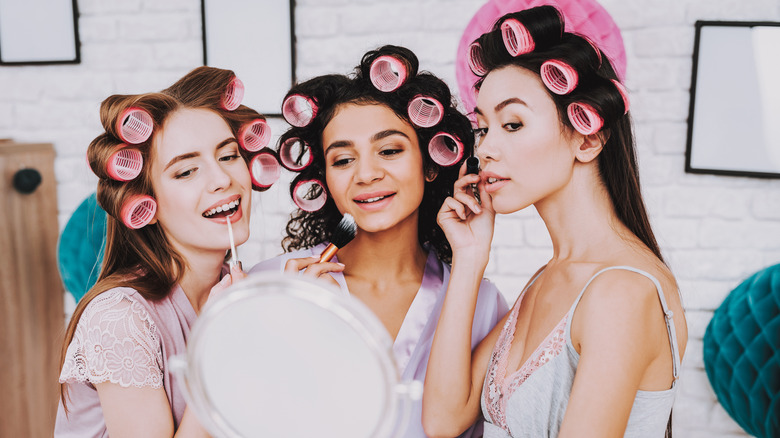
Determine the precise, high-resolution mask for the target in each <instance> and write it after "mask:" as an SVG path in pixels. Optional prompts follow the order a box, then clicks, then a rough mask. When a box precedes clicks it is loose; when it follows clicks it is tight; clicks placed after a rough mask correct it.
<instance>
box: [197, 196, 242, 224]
mask: <svg viewBox="0 0 780 438" xmlns="http://www.w3.org/2000/svg"><path fill="white" fill-rule="evenodd" d="M240 204H241V198H238V199H236V200H235V201H230V202H228V203H226V204H222V205H219V206H217V207H214V208H212V209H211V210H208V211H206V212H205V213H203V217H205V218H207V219H215V218H221V217H227V216H230V215H231V214H233V213H235V212H236V211H237V210H238V207H239V205H240Z"/></svg>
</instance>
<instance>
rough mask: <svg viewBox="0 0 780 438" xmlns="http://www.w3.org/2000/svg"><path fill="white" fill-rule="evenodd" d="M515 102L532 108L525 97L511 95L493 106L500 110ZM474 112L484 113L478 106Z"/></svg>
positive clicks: (495, 110) (494, 109) (497, 110)
mask: <svg viewBox="0 0 780 438" xmlns="http://www.w3.org/2000/svg"><path fill="white" fill-rule="evenodd" d="M513 103H516V104H518V105H523V106H525V107H528V108H530V106H529V105H528V104H527V103H525V101H524V100H523V99H520V98H519V97H510V98H509V99H507V100H505V101H503V102H500V103H499V104H498V105H496V106H495V108H493V111H494V112H499V111H501V110H502V109H504V108H506V107H507V106H509V105H512V104H513ZM474 113H476V114H479V115H480V116H482V115H484V114H483V113H482V111H481V110H480V109H479V108H478V107H474Z"/></svg>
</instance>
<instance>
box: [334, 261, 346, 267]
mask: <svg viewBox="0 0 780 438" xmlns="http://www.w3.org/2000/svg"><path fill="white" fill-rule="evenodd" d="M336 264H337V265H339V266H344V267H345V268H346V267H347V265H345V264H344V263H341V262H337V263H336Z"/></svg>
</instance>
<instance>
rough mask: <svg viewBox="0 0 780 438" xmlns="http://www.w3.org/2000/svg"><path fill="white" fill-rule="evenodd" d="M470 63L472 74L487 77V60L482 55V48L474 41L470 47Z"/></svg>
mask: <svg viewBox="0 0 780 438" xmlns="http://www.w3.org/2000/svg"><path fill="white" fill-rule="evenodd" d="M468 62H469V69H471V72H472V73H474V74H475V75H477V76H485V74H486V73H487V68H485V58H484V56H483V54H482V46H481V45H480V44H479V42H477V41H474V42H473V43H471V45H470V46H469V54H468Z"/></svg>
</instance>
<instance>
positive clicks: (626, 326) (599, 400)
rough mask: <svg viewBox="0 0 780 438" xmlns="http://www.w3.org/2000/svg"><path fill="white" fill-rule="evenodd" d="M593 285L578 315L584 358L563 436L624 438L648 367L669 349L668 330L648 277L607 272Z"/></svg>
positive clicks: (577, 338)
mask: <svg viewBox="0 0 780 438" xmlns="http://www.w3.org/2000/svg"><path fill="white" fill-rule="evenodd" d="M639 278H641V280H640V279H639ZM588 289H589V290H588V291H587V292H586V293H585V295H584V297H583V299H582V301H581V302H580V304H579V306H578V307H577V311H576V312H575V316H574V317H573V318H572V327H571V331H572V343H573V344H574V346H575V347H577V348H579V349H580V361H579V364H578V366H577V372H576V374H575V377H574V384H573V386H572V392H571V395H570V398H569V404H568V407H567V409H566V414H565V416H564V419H563V423H562V425H561V429H560V434H559V437H560V438H567V437H622V436H623V435H624V434H625V429H626V425H627V423H628V417H629V414H630V412H631V407H632V406H633V402H634V398H635V396H636V392H637V390H638V389H639V385H640V381H641V380H642V377H643V375H644V374H645V371H646V370H647V368H648V366H649V365H650V363H651V362H652V361H653V360H654V359H655V358H656V357H658V356H659V354H660V352H661V351H662V348H663V349H664V351H665V350H666V349H668V348H669V347H667V346H664V344H663V342H664V340H665V339H666V335H664V336H659V333H661V332H659V330H663V332H665V331H666V328H665V327H664V326H663V324H664V323H663V317H662V316H661V315H660V311H659V310H660V307H659V305H658V296H657V293H656V291H655V287H654V286H653V284H652V283H650V282H649V281H648V280H647V279H645V278H644V277H640V276H638V274H634V273H631V272H627V271H611V272H606V273H604V274H602V275H600V276H599V277H598V278H597V279H596V280H594V281H593V283H591V285H590V287H589V288H588ZM656 309H658V310H656Z"/></svg>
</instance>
